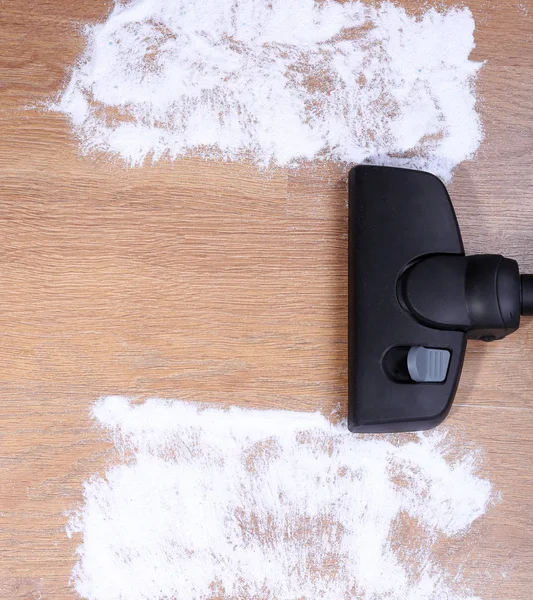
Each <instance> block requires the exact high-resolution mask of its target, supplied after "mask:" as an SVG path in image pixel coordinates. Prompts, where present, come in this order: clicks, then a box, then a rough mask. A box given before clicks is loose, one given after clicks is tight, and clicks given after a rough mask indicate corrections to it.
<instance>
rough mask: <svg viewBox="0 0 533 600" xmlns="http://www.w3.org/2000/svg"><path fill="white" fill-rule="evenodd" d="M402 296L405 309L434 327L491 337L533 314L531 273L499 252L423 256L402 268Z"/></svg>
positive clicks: (472, 336)
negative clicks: (520, 271)
mask: <svg viewBox="0 0 533 600" xmlns="http://www.w3.org/2000/svg"><path fill="white" fill-rule="evenodd" d="M398 284H399V285H398V297H399V300H400V304H401V305H402V306H403V307H404V309H405V310H407V312H408V313H409V314H410V315H411V316H412V317H413V318H414V319H416V320H417V321H418V322H420V323H421V324H423V325H425V326H427V327H432V328H434V329H446V330H455V331H464V332H465V333H466V334H467V336H468V337H469V338H470V339H476V340H483V341H486V342H491V341H493V340H498V339H502V338H504V337H505V336H506V335H509V334H510V333H512V332H513V331H516V330H517V329H518V327H519V325H520V315H521V314H522V315H533V275H522V276H521V275H520V273H519V271H518V263H517V262H516V261H515V260H512V259H510V258H505V257H504V256H500V255H499V254H480V255H474V256H464V255H458V254H455V255H454V254H434V255H431V256H426V257H422V258H421V259H420V260H418V261H417V262H415V263H414V264H412V265H409V266H408V268H407V269H406V270H405V271H404V272H403V273H402V275H401V276H400V278H399V281H398Z"/></svg>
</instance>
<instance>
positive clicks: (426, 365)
mask: <svg viewBox="0 0 533 600" xmlns="http://www.w3.org/2000/svg"><path fill="white" fill-rule="evenodd" d="M449 364H450V352H449V350H439V349H437V348H423V347H422V346H413V347H412V348H410V350H409V353H408V354H407V368H408V370H409V375H410V376H411V379H412V380H413V381H416V382H418V383H442V382H443V381H444V380H445V379H446V374H447V373H448V365H449Z"/></svg>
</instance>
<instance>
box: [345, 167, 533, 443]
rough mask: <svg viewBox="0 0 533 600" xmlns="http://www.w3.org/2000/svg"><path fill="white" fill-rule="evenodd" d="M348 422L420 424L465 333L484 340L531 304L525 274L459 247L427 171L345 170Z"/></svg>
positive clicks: (392, 427)
mask: <svg viewBox="0 0 533 600" xmlns="http://www.w3.org/2000/svg"><path fill="white" fill-rule="evenodd" d="M348 272H349V276H348V279H349V283H348V290H349V291H348V313H349V314H348V321H349V326H348V329H349V332H348V394H349V397H348V426H349V428H350V430H351V431H354V432H374V433H376V432H398V431H417V430H423V429H429V428H431V427H435V426H436V425H438V424H439V423H440V422H441V421H442V420H443V419H444V418H445V417H446V415H447V414H448V412H449V410H450V408H451V405H452V402H453V398H454V395H455V392H456V389H457V386H458V383H459V378H460V375H461V369H462V366H463V360H464V356H465V348H466V342H467V339H468V338H473V339H480V340H483V341H493V340H496V339H501V338H502V337H504V336H505V335H507V334H509V333H512V332H513V331H515V330H516V329H517V328H518V326H519V323H520V314H521V313H522V314H533V276H530V275H523V276H520V274H519V272H518V265H517V263H516V261H514V260H511V259H507V258H504V257H503V256H499V255H480V256H469V257H466V256H465V253H464V248H463V242H462V239H461V233H460V231H459V226H458V224H457V219H456V217H455V212H454V210H453V206H452V204H451V201H450V198H449V196H448V192H447V191H446V188H445V187H444V185H443V184H442V182H441V181H440V180H439V179H438V178H437V177H435V176H433V175H431V174H429V173H424V172H421V171H412V170H408V169H397V168H392V167H375V166H357V167H355V168H354V169H352V170H351V172H350V176H349V265H348Z"/></svg>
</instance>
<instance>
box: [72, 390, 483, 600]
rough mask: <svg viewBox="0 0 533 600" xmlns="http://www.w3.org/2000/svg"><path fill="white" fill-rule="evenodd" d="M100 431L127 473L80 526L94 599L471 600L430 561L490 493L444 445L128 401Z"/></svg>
mask: <svg viewBox="0 0 533 600" xmlns="http://www.w3.org/2000/svg"><path fill="white" fill-rule="evenodd" d="M94 416H95V417H96V419H97V421H98V422H99V424H100V425H101V426H103V427H105V428H106V429H107V430H109V431H110V432H112V434H113V436H114V439H115V443H116V447H117V449H118V451H119V454H120V456H121V461H120V462H119V463H118V464H115V465H113V466H110V467H109V469H108V471H107V473H106V474H105V476H104V477H97V476H95V477H93V478H92V479H91V480H90V481H88V482H87V483H86V484H85V490H84V503H83V505H82V506H81V508H80V509H79V511H78V512H77V513H76V514H75V515H73V516H72V518H71V522H70V533H74V534H76V533H79V534H82V536H83V542H82V544H81V545H80V547H79V548H78V554H79V561H78V563H77V566H76V567H75V569H74V573H73V581H74V583H75V586H76V589H77V591H78V592H79V594H80V595H81V596H82V597H83V598H87V599H89V600H169V599H172V600H203V599H217V600H222V599H224V600H250V599H254V600H319V599H320V600H343V599H344V600H355V599H358V600H359V599H361V600H385V599H386V600H443V599H444V598H446V599H447V600H466V599H467V598H468V599H469V600H473V596H471V595H469V594H468V593H467V592H464V591H458V590H457V589H456V588H455V587H454V586H456V585H457V578H456V577H455V578H454V577H453V576H452V574H447V573H446V572H445V569H444V567H443V565H439V564H438V563H437V562H436V561H435V560H434V558H432V553H431V548H432V545H433V544H434V543H435V542H436V541H437V540H439V539H441V541H442V538H443V537H445V536H459V535H461V536H464V535H466V531H467V530H468V528H469V526H470V525H471V523H472V522H473V521H474V520H475V519H477V518H478V517H480V516H481V515H483V513H484V512H485V511H486V509H487V506H488V504H489V503H490V502H491V485H490V483H489V482H488V481H485V480H483V479H480V478H479V477H478V476H477V475H476V461H475V457H474V456H473V455H472V454H468V453H467V454H464V455H462V456H460V457H457V456H455V457H452V456H451V455H450V446H449V445H448V444H447V442H446V441H445V435H444V434H442V433H441V434H430V435H419V436H416V435H413V436H356V435H353V434H351V433H349V432H348V430H347V429H346V427H345V426H344V425H343V424H341V425H332V424H331V423H330V422H329V421H328V420H327V419H326V418H324V417H323V416H321V415H320V414H318V413H315V414H310V413H298V412H288V411H250V410H248V411H246V410H243V409H239V408H231V409H230V410H222V409H219V408H213V407H207V406H202V405H201V406H198V405H195V404H192V403H186V402H166V401H162V400H150V401H147V402H146V403H144V404H142V405H137V406H135V405H132V404H131V403H130V402H129V401H128V400H126V399H124V398H119V397H109V398H105V399H103V400H101V401H99V402H98V403H97V404H96V405H95V407H94ZM402 528H403V530H402ZM413 540H414V541H413ZM454 579H455V580H454Z"/></svg>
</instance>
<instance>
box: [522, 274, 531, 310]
mask: <svg viewBox="0 0 533 600" xmlns="http://www.w3.org/2000/svg"><path fill="white" fill-rule="evenodd" d="M520 312H521V314H523V315H524V316H527V317H531V316H533V275H521V276H520Z"/></svg>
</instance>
